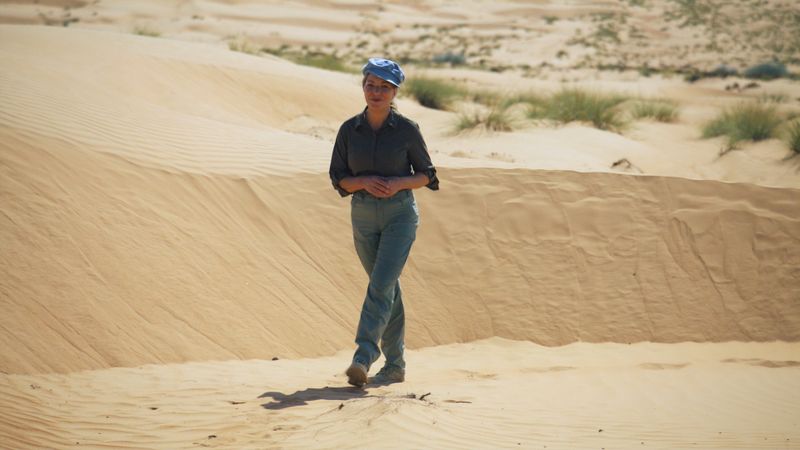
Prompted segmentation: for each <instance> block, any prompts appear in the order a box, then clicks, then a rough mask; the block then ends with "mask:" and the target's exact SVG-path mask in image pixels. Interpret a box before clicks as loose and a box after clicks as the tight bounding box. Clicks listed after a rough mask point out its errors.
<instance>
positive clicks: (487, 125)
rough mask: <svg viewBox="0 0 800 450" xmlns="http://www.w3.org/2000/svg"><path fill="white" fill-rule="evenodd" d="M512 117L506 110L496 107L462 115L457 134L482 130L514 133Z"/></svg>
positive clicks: (459, 119) (459, 117)
mask: <svg viewBox="0 0 800 450" xmlns="http://www.w3.org/2000/svg"><path fill="white" fill-rule="evenodd" d="M511 122H512V121H511V116H510V115H509V114H508V112H507V110H506V109H505V108H500V107H494V108H489V109H488V110H485V111H473V112H471V113H461V114H459V116H458V122H457V123H456V132H460V131H466V130H474V129H477V128H482V129H485V130H489V131H512V130H513V129H514V127H513V126H512V124H511Z"/></svg>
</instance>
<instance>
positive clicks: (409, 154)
mask: <svg viewBox="0 0 800 450" xmlns="http://www.w3.org/2000/svg"><path fill="white" fill-rule="evenodd" d="M366 114H367V110H366V109H364V111H363V112H362V113H361V114H358V115H356V116H354V117H352V118H350V119H348V120H347V121H346V122H345V123H343V124H342V126H341V127H340V128H339V134H338V135H337V136H336V143H335V144H334V145H333V155H332V156H331V167H330V171H329V174H330V177H331V182H332V183H333V187H335V188H336V190H338V191H339V194H341V196H342V197H346V196H348V195H350V194H351V193H350V192H347V191H346V190H344V189H342V188H341V186H339V182H340V181H342V179H344V178H347V177H354V176H355V177H357V176H362V175H379V176H382V177H405V176H409V175H413V174H416V173H420V172H421V173H424V174H425V175H427V176H428V180H429V182H428V184H427V185H426V186H427V187H428V188H429V189H433V190H434V191H435V190H438V189H439V179H438V178H436V168H435V167H434V166H433V163H432V162H431V157H430V155H429V154H428V147H427V146H426V145H425V140H424V139H422V133H420V131H419V125H417V124H416V123H415V122H414V121H412V120H410V119H408V118H407V117H405V116H403V115H402V114H400V113H398V112H397V111H395V110H394V109H392V110H391V111H390V112H389V117H388V118H387V119H386V121H385V122H384V123H383V125H382V126H381V128H380V129H379V130H378V131H375V130H373V129H372V127H371V126H370V125H369V122H368V121H367V116H366ZM412 169H413V171H412Z"/></svg>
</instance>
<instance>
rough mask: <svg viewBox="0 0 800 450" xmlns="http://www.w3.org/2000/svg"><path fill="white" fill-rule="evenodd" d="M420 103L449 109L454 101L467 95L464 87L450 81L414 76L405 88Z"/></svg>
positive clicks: (435, 107) (430, 106) (434, 107)
mask: <svg viewBox="0 0 800 450" xmlns="http://www.w3.org/2000/svg"><path fill="white" fill-rule="evenodd" d="M403 91H404V92H407V93H408V94H409V95H410V96H412V97H414V98H415V99H416V100H417V101H418V102H419V104H420V105H422V106H426V107H428V108H433V109H441V110H446V109H448V108H449V107H450V106H451V104H452V102H453V101H454V100H456V99H458V98H463V97H465V96H466V95H467V92H466V90H465V89H464V88H462V87H460V86H457V85H455V84H453V83H452V82H449V81H443V80H436V79H433V78H424V77H422V78H412V79H410V80H408V82H407V83H406V85H405V86H404V88H403Z"/></svg>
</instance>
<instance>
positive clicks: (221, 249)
mask: <svg viewBox="0 0 800 450" xmlns="http://www.w3.org/2000/svg"><path fill="white" fill-rule="evenodd" d="M0 57H2V60H3V64H0V170H1V171H2V176H1V177H0V202H2V209H1V210H0V212H2V215H0V246H1V247H2V252H0V273H2V274H3V275H2V278H0V305H2V310H3V314H2V315H0V341H2V342H3V344H4V345H3V350H2V352H0V370H2V372H3V374H2V378H0V380H1V381H0V412H2V414H0V415H2V416H3V417H2V419H0V437H3V438H4V440H5V441H6V442H9V443H10V444H8V445H10V446H11V448H18V447H22V448H26V447H31V448H36V447H66V446H71V445H73V443H74V442H81V443H82V445H85V446H88V447H90V448H109V447H114V446H116V447H123V448H125V447H133V448H136V447H138V448H141V447H158V448H176V447H193V446H200V445H204V446H222V447H228V448H242V447H255V448H263V447H268V448H269V447H275V446H277V447H296V448H303V447H309V446H345V447H351V446H352V447H370V446H371V445H370V444H373V443H374V444H375V445H376V446H387V447H391V446H396V447H408V446H411V447H415V446H422V447H427V446H431V447H473V448H474V447H495V446H516V445H517V443H519V444H520V445H523V444H524V445H525V446H527V447H531V448H532V447H539V448H540V447H541V446H543V445H548V447H549V448H552V447H554V446H555V447H559V446H560V447H602V446H604V445H605V446H616V447H630V446H632V445H631V444H634V445H647V444H649V445H653V446H660V447H663V448H675V447H689V446H694V444H695V443H696V444H697V446H698V447H717V448H719V447H722V448H732V447H741V448H753V447H761V446H762V441H763V447H776V448H785V447H791V446H794V445H796V444H795V443H796V442H798V441H800V435H798V432H797V430H798V428H797V420H796V418H797V417H798V415H799V413H800V412H798V410H797V407H796V405H797V404H798V402H797V400H798V399H797V397H796V395H797V394H796V392H800V390H798V389H797V387H798V386H797V381H795V380H797V379H798V377H797V367H796V366H797V365H798V364H797V361H798V359H800V357H798V356H797V355H798V353H799V351H798V348H797V345H796V342H797V341H798V340H800V334H799V333H800V304H798V302H797V299H798V292H800V284H799V283H798V280H800V272H798V267H799V266H798V263H800V210H799V209H798V206H797V198H798V194H800V190H798V189H797V188H798V187H800V181H799V180H800V176H798V175H797V172H796V171H792V170H787V169H786V166H785V165H779V164H778V163H777V161H778V160H779V159H780V158H779V157H778V156H777V153H776V152H774V151H773V149H772V148H771V147H770V146H769V143H767V147H768V148H764V149H759V148H756V149H755V150H752V151H748V152H743V153H742V154H740V155H739V156H737V157H740V158H743V160H734V162H730V160H726V161H722V162H720V161H716V160H714V159H712V158H707V157H706V156H707V155H710V154H713V152H714V151H715V150H714V148H713V145H711V144H702V143H701V144H697V146H696V147H685V148H684V147H681V148H679V149H678V150H676V155H695V156H693V157H694V158H695V159H692V160H687V161H686V164H681V160H680V158H679V156H675V157H674V158H671V159H672V163H671V164H669V165H666V164H662V162H663V161H664V157H663V156H661V157H658V156H657V152H655V151H653V150H654V147H653V145H652V144H650V143H648V142H647V140H646V139H650V138H646V137H643V138H642V139H645V140H644V141H638V140H637V137H636V136H637V134H636V133H641V135H640V136H652V135H655V136H658V139H659V140H660V141H664V140H665V139H666V137H669V136H672V135H676V136H678V137H677V138H676V139H677V142H679V143H681V145H680V146H683V145H684V144H685V143H689V142H691V139H692V138H689V137H688V134H686V133H688V132H687V128H686V127H688V125H686V124H678V125H674V126H661V125H655V124H650V125H648V124H644V125H641V127H642V128H641V129H638V130H637V131H636V133H634V134H632V135H625V136H620V135H616V134H612V133H606V132H598V131H596V130H592V129H589V128H586V127H583V126H578V125H576V126H569V127H565V128H560V129H556V130H553V129H547V128H545V129H530V130H523V131H521V132H518V133H512V134H507V135H482V136H455V137H454V136H451V135H449V134H448V133H447V130H446V128H447V122H448V120H450V119H451V118H452V116H453V114H452V113H442V112H434V111H428V110H425V109H423V108H421V107H419V106H418V105H415V104H413V103H412V102H411V101H410V100H403V101H402V102H401V105H400V106H401V109H402V110H403V111H404V112H406V113H407V114H409V115H410V116H412V117H414V118H415V119H418V120H419V121H420V123H421V125H422V127H423V130H426V137H428V136H429V137H430V139H429V141H430V144H431V145H430V146H431V150H432V152H433V155H434V160H435V161H436V162H437V164H439V166H440V167H441V172H440V173H441V176H442V180H443V181H442V188H443V189H442V191H440V192H437V193H432V192H427V191H420V192H419V194H418V199H419V202H420V207H421V210H422V222H423V226H422V227H421V228H420V233H419V238H418V242H417V244H416V246H415V249H414V252H413V256H412V259H411V261H410V263H409V265H408V266H407V269H406V272H405V273H404V277H403V283H404V289H405V291H406V292H407V296H408V299H409V302H408V306H407V310H408V312H407V314H408V343H409V346H410V347H412V348H413V349H418V350H416V351H414V352H412V353H411V356H410V358H411V367H413V368H414V369H413V372H410V377H409V378H410V380H409V382H408V383H406V384H403V385H402V386H400V387H397V388H395V387H392V388H378V389H372V388H371V389H369V390H368V391H366V392H364V393H363V394H361V393H356V392H353V391H350V390H348V389H341V388H338V386H341V385H342V384H343V379H342V376H341V375H340V373H341V370H342V369H343V367H342V363H343V362H346V360H347V356H348V355H347V354H348V349H349V348H350V347H351V341H352V333H353V329H354V327H355V320H356V319H357V314H358V309H359V307H360V303H361V300H362V295H363V288H364V283H365V280H366V277H365V275H364V274H363V273H361V270H360V266H359V265H358V263H357V262H356V259H355V255H354V252H353V250H352V245H351V242H350V239H351V238H350V230H349V217H348V205H347V200H344V199H340V198H339V197H338V195H337V194H336V193H335V192H334V191H333V190H332V189H331V187H330V185H329V182H328V180H327V175H326V174H325V173H324V172H325V170H326V167H327V161H328V158H329V154H330V146H331V139H332V136H333V135H334V134H335V131H336V127H338V124H339V123H340V122H341V121H342V120H343V119H344V118H347V117H348V116H349V115H351V114H353V113H355V112H357V111H358V110H359V109H360V108H361V102H360V100H359V90H358V77H356V76H351V75H346V74H338V73H329V72H324V71H320V70H316V69H312V68H307V67H300V66H295V65H293V64H290V63H288V62H285V61H282V60H279V59H277V58H271V57H253V56H249V55H244V54H239V53H234V52H230V51H228V50H226V49H223V48H219V47H218V46H217V47H215V46H208V45H202V44H198V43H188V42H178V41H170V40H163V39H162V40H159V39H151V38H145V37H141V36H131V35H121V34H114V33H107V32H98V31H87V30H73V29H64V28H52V27H50V28H46V27H29V26H0ZM691 114H697V115H698V116H702V114H704V112H703V111H702V110H695V111H694V112H693V113H691ZM670 127H672V128H670ZM427 130H430V132H429V134H428V131H427ZM676 130H677V131H676ZM681 136H683V137H681ZM659 145H660V146H661V147H655V148H656V149H658V148H661V149H662V150H663V149H664V148H668V147H669V145H668V144H667V143H664V142H662V143H661V144H659ZM687 145H688V144H687ZM527 150H531V151H530V153H526V151H527ZM550 150H552V151H551V152H549V153H548V151H550ZM561 150H563V153H560V154H557V155H553V154H552V153H554V152H559V151H561ZM459 151H461V153H458V152H459ZM631 152H636V153H635V154H636V155H638V156H637V158H636V159H635V160H634V162H635V163H636V165H637V166H640V167H643V168H644V169H646V170H645V172H646V173H648V174H649V176H631V175H625V174H615V173H602V172H603V171H609V170H610V169H609V163H610V161H611V160H612V159H613V158H617V157H620V156H627V157H630V158H633V157H631V156H630V155H631V154H632V153H631ZM697 152H701V153H703V155H706V156H702V157H698V156H696V153H697ZM453 153H455V155H453ZM475 154H477V155H478V157H475ZM548 154H550V155H551V156H547V155H548ZM463 155H467V157H464V156H463ZM470 155H472V156H470ZM530 155H534V156H530ZM686 157H687V158H691V157H690V156H686ZM659 158H661V159H659ZM737 163H740V165H736V164H737ZM723 165H727V166H726V167H721V166H723ZM542 169H559V170H542ZM569 169H572V170H569ZM574 170H579V171H574ZM728 173H735V174H736V175H735V177H734V179H735V180H738V181H746V183H727V182H722V181H719V180H727V181H730V180H731V179H730V178H728V175H726V174H728ZM653 174H657V175H659V176H652V175H653ZM703 177H705V178H708V179H688V178H703ZM776 180H777V181H776ZM762 181H763V182H762ZM758 183H761V184H763V185H758ZM770 186H772V187H770ZM776 186H782V187H776ZM484 338H489V340H488V341H485V342H480V343H476V344H461V345H453V346H446V347H433V348H427V347H430V346H434V345H438V344H453V343H464V342H470V341H474V340H478V339H484ZM501 338H506V339H512V340H515V341H513V342H512V341H508V340H505V339H501ZM776 340H779V341H791V342H792V343H780V342H778V343H775V342H769V341H776ZM516 341H526V342H516ZM645 341H650V342H655V343H661V344H654V343H647V342H645ZM686 341H696V343H695V344H689V343H683V344H666V343H678V342H686ZM727 341H758V343H752V342H751V343H730V342H727ZM632 342H633V343H638V344H634V345H631V346H629V345H627V344H629V343H632ZM726 342H727V343H726ZM565 344H571V345H567V346H566V347H555V348H548V347H540V346H539V345H545V346H559V345H565ZM423 347H425V348H423ZM337 352H339V353H337ZM333 354H335V355H336V356H335V357H331V356H330V355H333ZM273 356H278V357H280V358H281V360H280V361H276V362H271V361H268V360H269V359H271V358H272V357H273ZM287 358H289V359H295V360H287ZM297 358H315V359H297ZM215 360H230V361H228V362H220V363H216V362H203V361H215ZM248 360H254V361H248ZM177 363H184V364H177ZM143 364H150V365H147V366H143V367H136V366H141V365H143ZM687 364H688V365H687ZM88 369H102V370H92V371H85V370H88ZM669 369H674V370H669ZM80 371H85V372H80ZM326 385H329V386H337V387H334V388H325V386H326ZM296 391H297V392H298V393H296V394H292V393H293V392H296ZM269 392H272V393H273V394H270V395H267V396H264V397H259V396H260V395H262V394H265V393H269ZM427 392H431V395H430V396H429V397H426V399H424V400H422V401H421V400H419V399H418V398H415V399H414V398H406V397H404V395H406V394H408V393H414V394H416V395H417V396H420V395H422V394H424V393H427ZM286 396H288V397H286ZM316 396H319V397H322V399H320V401H314V400H315V398H316ZM283 401H285V402H288V404H290V405H292V406H291V407H286V408H283V407H282V406H281V402H283ZM298 401H301V402H302V401H305V402H307V403H308V404H309V405H308V407H305V406H304V405H296V406H295V405H294V402H298ZM461 401H469V402H471V403H459V402H461ZM231 402H234V403H231ZM238 402H244V403H241V404H240V403H238ZM275 402H278V404H277V405H276V404H275ZM262 405H267V407H266V408H265V407H262ZM270 405H272V406H270ZM339 405H344V406H343V407H342V408H341V409H340V408H339ZM287 406H288V405H287ZM151 408H157V409H151ZM237 408H238V409H237ZM754 417H755V419H754ZM434 422H435V423H437V424H441V425H443V426H441V427H439V428H435V427H436V426H437V425H434ZM365 423H366V425H367V428H369V427H375V428H376V429H380V430H381V431H382V434H376V435H375V436H371V437H370V438H369V439H375V441H374V442H373V441H367V440H364V439H367V438H363V437H362V436H361V435H360V434H359V433H360V432H362V431H363V430H364V426H365ZM334 424H335V426H333V425H334ZM601 428H602V429H603V432H599V431H598V430H599V429H601ZM320 433H327V434H325V435H324V436H325V437H324V438H321V437H320ZM210 435H216V436H217V437H216V438H209V436H210ZM354 437H355V438H356V439H360V440H355V441H354ZM512 438H513V439H512ZM641 442H645V444H641ZM429 444H431V445H429ZM534 444H535V445H534ZM3 445H4V444H3ZM0 446H1V445H0Z"/></svg>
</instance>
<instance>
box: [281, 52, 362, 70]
mask: <svg viewBox="0 0 800 450" xmlns="http://www.w3.org/2000/svg"><path fill="white" fill-rule="evenodd" d="M287 58H288V59H289V60H290V61H292V62H294V63H296V64H301V65H304V66H311V67H316V68H318V69H325V70H332V71H336V72H347V73H350V72H357V71H356V70H355V69H354V68H351V67H349V66H347V65H346V64H345V63H344V62H343V61H342V60H341V59H339V58H337V57H336V56H333V55H328V54H326V53H302V54H289V55H287Z"/></svg>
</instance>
